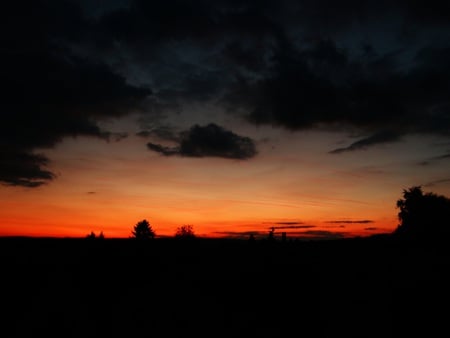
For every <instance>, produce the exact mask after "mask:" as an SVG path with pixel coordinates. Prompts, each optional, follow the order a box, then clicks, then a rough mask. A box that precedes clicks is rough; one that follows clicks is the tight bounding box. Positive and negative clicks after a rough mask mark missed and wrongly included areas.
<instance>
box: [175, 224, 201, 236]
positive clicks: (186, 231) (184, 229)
mask: <svg viewBox="0 0 450 338" xmlns="http://www.w3.org/2000/svg"><path fill="white" fill-rule="evenodd" d="M175 237H176V238H195V237H196V236H195V233H194V227H193V226H192V225H182V226H181V227H179V228H177V231H176V232H175Z"/></svg>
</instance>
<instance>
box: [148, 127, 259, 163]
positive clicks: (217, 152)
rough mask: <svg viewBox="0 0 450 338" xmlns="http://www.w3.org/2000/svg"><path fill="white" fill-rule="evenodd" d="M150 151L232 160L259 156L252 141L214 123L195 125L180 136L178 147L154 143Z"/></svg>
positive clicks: (150, 143) (166, 154)
mask: <svg viewBox="0 0 450 338" xmlns="http://www.w3.org/2000/svg"><path fill="white" fill-rule="evenodd" d="M147 147H148V149H150V150H152V151H156V152H158V153H160V154H162V155H165V156H172V155H178V156H185V157H222V158H230V159H242V160H243V159H249V158H252V157H254V156H255V155H256V154H257V151H256V147H255V144H254V142H253V140H252V139H250V138H249V137H245V136H239V135H237V134H235V133H233V132H232V131H229V130H226V129H224V128H223V127H220V126H218V125H216V124H214V123H211V124H208V125H206V126H199V125H194V126H193V127H191V128H190V129H189V130H188V131H185V132H183V133H181V134H180V139H179V144H178V146H176V147H166V146H162V145H160V144H155V143H152V142H149V143H147Z"/></svg>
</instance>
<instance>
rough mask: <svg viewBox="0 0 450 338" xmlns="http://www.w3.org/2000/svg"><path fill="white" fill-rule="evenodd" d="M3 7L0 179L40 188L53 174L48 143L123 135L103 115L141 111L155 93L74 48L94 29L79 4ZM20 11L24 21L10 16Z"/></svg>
mask: <svg viewBox="0 0 450 338" xmlns="http://www.w3.org/2000/svg"><path fill="white" fill-rule="evenodd" d="M2 13H3V15H2V16H4V15H6V16H7V17H6V18H4V19H5V20H2V21H6V22H10V23H11V24H10V25H8V26H10V27H12V29H11V30H10V32H9V33H8V39H6V40H5V41H4V43H3V44H2V65H1V66H0V67H1V69H2V80H1V81H2V87H3V88H4V89H3V99H2V101H1V102H0V149H2V152H1V154H0V156H1V163H2V166H0V183H3V184H6V185H17V186H24V187H38V186H40V185H42V184H45V183H47V182H50V181H51V180H53V179H54V178H56V175H55V174H53V173H52V172H51V171H50V170H49V169H48V166H49V165H50V160H49V159H48V158H47V157H46V156H45V154H41V153H42V151H43V150H44V149H48V148H51V147H53V146H55V145H56V144H57V143H58V142H60V141H61V140H62V139H63V138H65V137H76V136H91V137H97V138H102V139H105V140H111V139H112V140H120V139H121V138H123V137H125V134H124V133H111V132H109V131H108V130H103V129H101V128H100V127H99V125H98V122H99V121H100V120H102V119H107V118H115V117H119V116H124V115H126V114H128V113H130V112H133V111H136V110H138V109H139V107H140V106H139V104H140V103H141V102H142V101H143V100H144V99H145V98H146V97H147V96H148V95H150V94H151V92H150V90H149V89H146V88H142V87H138V86H133V85H131V84H129V83H128V82H127V80H126V78H125V77H124V76H123V75H121V74H119V73H117V72H116V71H115V70H114V69H113V68H112V67H111V66H110V65H108V64H107V63H105V62H102V61H100V60H94V59H92V58H90V57H85V56H81V55H77V53H75V52H74V51H73V50H72V49H71V48H69V46H70V45H71V44H74V43H76V42H77V41H79V39H82V38H83V36H84V33H86V32H87V31H89V29H90V25H89V23H88V22H86V20H85V19H84V17H83V15H82V11H81V9H80V8H79V7H77V5H76V4H74V3H71V2H64V3H63V2H58V1H45V2H40V1H36V2H32V3H27V5H24V6H22V5H17V4H13V2H8V4H7V5H6V7H5V8H4V10H3V11H2ZM19 17H20V18H22V23H21V24H20V25H17V24H16V22H11V20H13V18H19ZM44 23H45V24H44ZM3 149H4V150H3ZM36 151H39V153H40V154H39V155H37V154H36Z"/></svg>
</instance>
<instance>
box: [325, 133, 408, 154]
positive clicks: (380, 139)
mask: <svg viewBox="0 0 450 338" xmlns="http://www.w3.org/2000/svg"><path fill="white" fill-rule="evenodd" d="M399 140H400V135H398V134H396V133H393V132H389V131H383V132H379V133H377V134H374V135H372V136H369V137H367V138H363V139H361V140H359V141H356V142H353V143H352V144H350V145H349V146H348V147H344V148H337V149H334V150H332V151H330V154H340V153H343V152H346V151H354V150H360V149H366V148H369V147H371V146H374V145H378V144H380V143H390V142H395V141H399Z"/></svg>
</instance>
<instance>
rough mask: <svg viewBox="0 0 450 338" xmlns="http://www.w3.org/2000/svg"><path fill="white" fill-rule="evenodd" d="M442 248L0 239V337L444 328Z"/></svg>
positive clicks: (380, 333)
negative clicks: (0, 285) (0, 328)
mask: <svg viewBox="0 0 450 338" xmlns="http://www.w3.org/2000/svg"><path fill="white" fill-rule="evenodd" d="M449 253H450V251H449V250H447V249H446V248H445V246H443V245H442V244H441V245H439V246H436V245H421V246H419V245H418V244H414V243H400V242H397V241H393V240H391V239H389V238H379V239H352V240H334V241H315V242H313V241H311V242H287V243H281V242H276V243H268V242H264V241H256V242H254V243H249V242H247V241H239V240H219V239H197V240H193V241H176V240H174V239H156V240H153V241H151V242H149V243H146V242H144V243H140V242H136V241H134V240H130V239H124V240H119V239H116V240H115V239H105V240H92V241H89V240H87V239H31V238H2V239H0V255H1V256H0V259H1V273H2V285H3V288H2V294H3V295H2V308H3V310H4V311H3V313H4V315H3V317H2V322H3V324H2V331H4V332H5V334H2V335H1V336H2V337H5V338H6V337H37V336H39V337H41V336H48V335H58V336H60V337H99V336H105V337H169V336H170V337H172V336H175V337H178V336H181V335H183V336H208V337H238V336H239V337H241V336H242V337H291V336H292V337H295V336H303V337H334V336H337V335H342V336H345V337H393V336H396V337H401V336H406V335H409V334H411V333H416V334H427V335H428V336H436V335H437V334H439V336H445V331H444V330H447V329H448V328H447V322H446V321H447V318H448V315H447V314H448V310H447V309H446V307H447V305H448V304H449V300H450V298H449V290H448V287H449V278H448V277H447V273H448V271H449V267H450V264H449V259H448V258H449Z"/></svg>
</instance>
